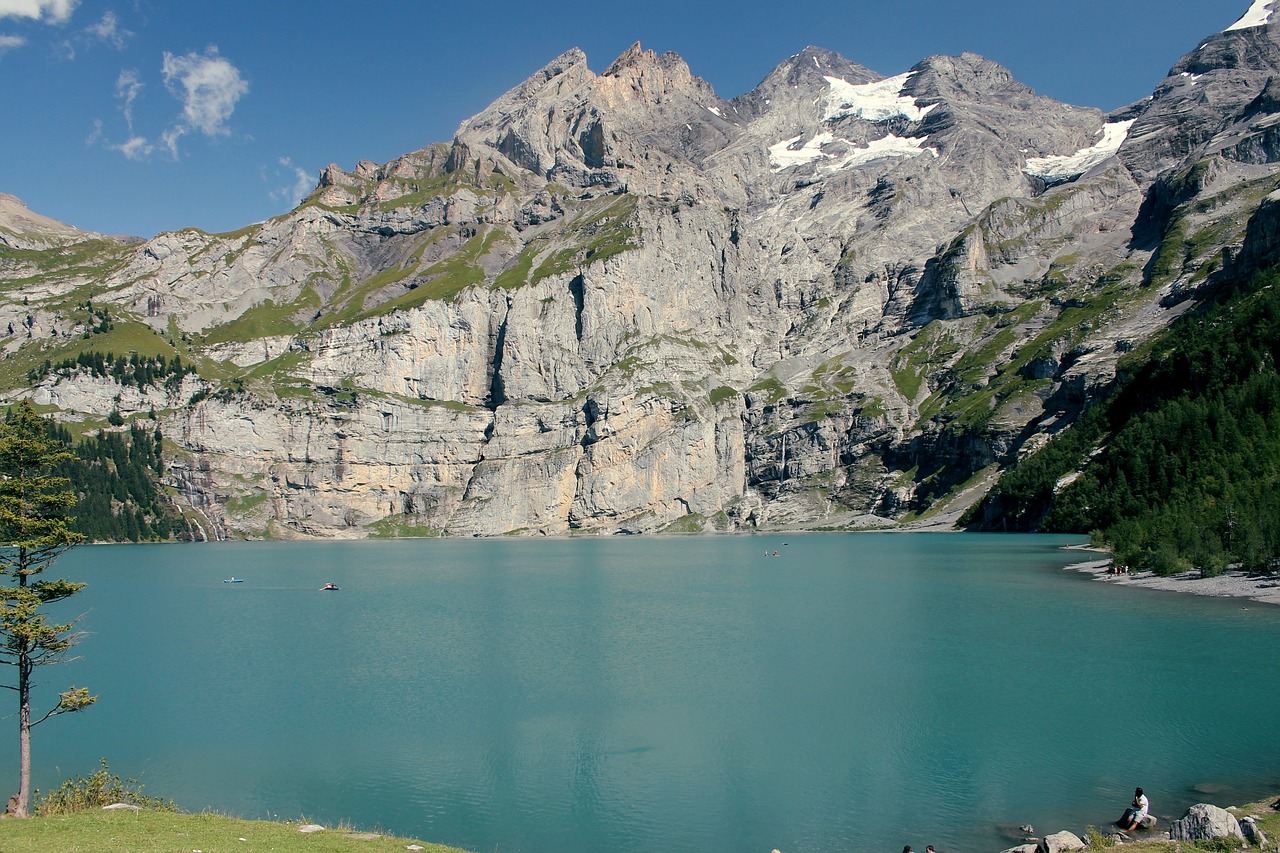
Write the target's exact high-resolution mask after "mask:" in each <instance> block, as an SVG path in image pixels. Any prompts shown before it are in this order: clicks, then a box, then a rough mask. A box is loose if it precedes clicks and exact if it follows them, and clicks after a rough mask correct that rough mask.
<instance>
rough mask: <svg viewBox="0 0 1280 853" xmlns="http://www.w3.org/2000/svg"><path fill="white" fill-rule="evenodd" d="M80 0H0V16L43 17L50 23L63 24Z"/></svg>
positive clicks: (36, 18) (69, 18) (69, 17)
mask: <svg viewBox="0 0 1280 853" xmlns="http://www.w3.org/2000/svg"><path fill="white" fill-rule="evenodd" d="M78 5H80V0H0V18H31V19H32V20H36V21H38V20H41V19H44V20H46V21H48V22H49V23H51V24H65V23H66V22H67V21H69V20H71V13H72V12H74V11H75V10H76V6H78Z"/></svg>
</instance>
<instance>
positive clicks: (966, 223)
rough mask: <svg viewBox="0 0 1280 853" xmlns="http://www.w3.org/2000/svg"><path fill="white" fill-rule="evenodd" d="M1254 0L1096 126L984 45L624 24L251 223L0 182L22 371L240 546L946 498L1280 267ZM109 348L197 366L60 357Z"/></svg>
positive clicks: (802, 519)
mask: <svg viewBox="0 0 1280 853" xmlns="http://www.w3.org/2000/svg"><path fill="white" fill-rule="evenodd" d="M1263 5H1264V6H1265V4H1263ZM1266 11H1268V10H1267V9H1262V10H1261V11H1258V10H1256V9H1251V10H1250V12H1249V14H1246V16H1245V17H1244V18H1243V19H1242V20H1241V24H1240V25H1238V26H1237V27H1235V28H1232V29H1229V30H1226V31H1224V32H1222V33H1219V34H1216V35H1214V36H1211V37H1209V38H1208V39H1206V40H1205V41H1204V43H1203V44H1201V45H1200V46H1199V47H1197V49H1196V50H1195V51H1193V52H1192V53H1190V54H1188V55H1187V56H1186V57H1184V58H1183V59H1182V60H1180V61H1179V62H1178V63H1177V64H1175V65H1174V67H1173V70H1172V71H1171V72H1170V74H1169V76H1168V78H1167V79H1166V80H1164V81H1163V82H1162V83H1161V84H1160V85H1159V86H1158V87H1157V88H1156V90H1155V92H1154V93H1153V95H1152V96H1151V97H1150V98H1148V99H1145V100H1143V101H1141V102H1139V103H1137V104H1134V105H1133V106H1131V107H1128V108H1126V109H1123V110H1120V111H1117V112H1116V113H1113V114H1110V115H1104V114H1102V113H1101V112H1099V111H1097V110H1094V109H1089V108H1084V107H1077V106H1070V105H1067V104H1062V103H1059V102H1056V101H1053V100H1051V99H1049V98H1045V97H1041V96H1038V95H1036V94H1035V93H1034V92H1033V91H1032V90H1030V89H1028V88H1027V87H1026V86H1024V85H1022V84H1020V83H1018V82H1017V81H1016V80H1015V79H1014V78H1013V76H1012V74H1011V73H1010V72H1009V71H1008V70H1007V69H1005V68H1002V67H1001V66H999V65H997V64H995V63H993V62H990V61H989V60H986V59H983V58H982V57H980V56H976V55H974V54H969V53H965V54H962V55H960V56H954V57H946V56H936V57H929V58H927V59H925V60H923V61H921V62H919V63H918V64H916V65H915V66H914V67H912V68H909V69H891V70H892V71H894V72H895V73H893V74H891V75H888V76H886V75H883V74H879V73H877V72H874V71H872V70H870V69H867V68H864V67H862V66H859V65H857V64H855V63H853V62H850V61H848V60H846V59H844V58H843V57H840V56H839V55H837V54H834V53H831V52H830V51H825V50H822V49H820V48H815V47H810V48H806V49H805V50H804V51H802V52H801V53H799V54H797V55H795V56H793V57H790V58H789V59H787V60H785V61H783V62H782V63H781V64H779V65H778V67H777V68H776V69H774V70H773V71H772V72H771V73H770V74H769V75H768V76H767V77H766V78H765V79H764V80H763V81H762V82H761V83H760V85H759V86H758V87H756V88H755V89H754V90H753V91H751V92H748V93H746V94H744V95H741V96H738V97H736V98H732V99H728V100H726V99H723V98H721V97H720V96H718V95H717V94H716V93H715V92H714V91H713V89H712V87H711V86H710V85H709V84H707V83H706V82H705V81H703V80H701V79H699V78H698V77H697V76H696V75H695V74H694V73H693V72H692V71H691V70H690V68H689V67H688V66H687V65H686V63H685V62H684V61H683V60H682V59H680V57H678V56H675V55H674V54H663V55H658V54H655V53H654V52H652V51H648V50H645V49H643V48H642V47H641V46H640V45H635V46H633V47H632V48H630V49H629V50H627V51H626V52H625V53H624V54H623V55H622V56H620V57H618V59H617V60H615V61H614V62H613V63H611V64H610V65H609V66H608V67H607V68H606V69H605V70H604V71H603V72H601V73H598V74H597V73H595V72H593V71H592V70H591V68H590V67H589V65H588V60H587V57H586V56H584V55H583V54H582V52H581V51H578V50H570V51H567V52H566V53H564V54H562V55H561V56H559V57H556V58H555V59H553V60H552V61H551V62H549V63H548V64H547V65H546V66H544V67H543V68H541V69H539V70H538V71H536V72H535V73H534V74H533V75H532V76H530V78H529V79H528V80H526V81H524V82H523V83H521V84H519V85H518V86H516V87H515V88H513V89H512V90H510V91H509V92H507V93H506V94H504V95H502V96H501V97H500V98H498V99H497V100H496V101H495V102H494V103H493V104H492V105H491V106H490V107H488V108H487V109H486V110H484V111H483V112H481V113H480V114H479V115H477V116H475V117H473V118H470V119H468V120H467V121H465V122H463V123H462V125H461V127H459V129H458V131H457V133H456V135H455V137H454V138H453V139H452V140H451V141H450V142H447V143H439V144H435V145H430V146H428V147H426V148H423V149H422V150H420V151H416V152H412V153H410V154H406V155H405V156H403V157H400V158H398V159H396V160H394V161H392V162H390V163H386V164H378V163H372V162H368V161H362V162H360V163H359V164H357V165H356V166H355V167H354V168H352V169H350V170H348V169H344V168H342V167H340V166H337V165H333V166H329V167H328V168H326V169H325V170H324V171H323V173H322V175H321V178H320V181H319V184H318V185H317V187H316V189H315V191H314V192H313V193H312V194H311V195H310V196H309V197H308V198H307V199H306V200H305V201H304V202H303V203H302V204H301V205H300V206H299V207H298V208H297V209H295V210H293V211H290V212H289V213H286V214H283V215H281V216H279V217H276V218H274V219H272V220H270V221H267V222H263V223H258V224H255V225H251V226H248V227H246V228H244V229H241V230H239V231H236V232H231V233H228V234H207V233H204V232H199V231H195V230H187V231H180V232H176V233H168V234H161V235H159V236H157V237H155V238H154V239H152V240H149V241H146V242H130V241H122V240H118V239H114V238H105V237H102V236H101V235H92V234H87V233H85V232H80V231H76V229H74V228H71V227H70V226H66V225H63V224H62V223H58V222H55V221H53V220H49V219H47V218H44V217H41V216H39V215H38V214H33V213H31V212H30V211H27V210H26V208H25V207H23V206H22V205H21V203H20V202H18V201H17V200H16V199H12V197H9V196H0V246H3V247H5V249H4V250H2V251H0V276H3V278H4V280H5V282H6V283H7V286H6V288H5V289H4V290H3V293H2V294H0V343H2V344H3V346H4V348H5V352H6V354H7V356H8V358H9V359H10V360H12V363H14V364H18V363H19V362H21V364H23V365H30V366H31V370H32V372H31V373H30V374H28V376H27V378H25V379H24V378H23V377H20V376H17V375H16V373H15V376H14V378H13V380H12V382H11V387H12V388H13V390H12V391H10V392H9V396H10V397H11V398H14V397H19V396H24V395H34V397H35V399H36V400H37V402H39V403H40V404H42V405H47V406H49V407H50V408H51V409H52V410H55V411H56V412H57V417H58V418H60V419H62V420H64V421H69V422H74V421H88V422H90V423H92V424H98V423H100V422H102V421H103V420H104V419H105V417H106V415H107V414H108V413H110V412H117V413H119V414H120V415H121V416H122V417H123V418H125V419H126V420H130V419H132V420H138V419H141V420H149V419H151V418H152V417H153V416H154V418H155V420H156V422H157V423H158V425H159V426H160V428H161V430H162V432H163V434H164V436H165V438H166V440H167V448H168V455H169V467H168V469H167V472H166V477H167V479H168V482H169V483H170V484H171V485H173V486H174V487H175V491H176V492H177V494H178V495H179V499H180V500H181V501H183V502H185V503H187V504H189V505H190V506H191V507H192V508H193V509H194V510H195V512H196V514H197V515H198V516H199V517H200V519H201V524H202V527H203V529H205V530H206V531H207V532H208V533H209V535H211V536H215V537H216V536H259V535H263V536H274V537H301V536H345V537H363V536H368V535H440V534H447V535H460V536H463V535H465V536H490V535H501V534H520V535H534V534H553V535H563V534H571V533H584V532H590V533H620V532H628V533H641V532H653V531H661V530H674V531H690V532H692V531H699V530H735V529H762V528H793V527H799V528H815V529H816V528H821V529H850V528H858V527H869V526H885V525H890V524H894V523H897V522H898V521H900V520H902V519H904V518H910V519H917V518H918V517H920V516H924V517H925V518H936V519H939V520H940V521H941V522H944V523H945V522H948V521H950V520H953V519H954V517H955V514H956V513H957V512H958V510H959V509H962V508H963V507H964V506H966V505H967V504H968V503H970V502H972V501H973V500H974V499H976V498H977V497H980V496H981V494H983V492H984V491H985V489H986V488H987V487H989V486H990V484H991V483H992V482H993V481H994V477H995V476H996V475H997V473H998V471H999V469H1000V467H1001V466H1002V465H1006V464H1008V463H1009V462H1011V461H1013V460H1014V459H1016V458H1017V457H1018V456H1019V455H1020V454H1025V453H1028V452H1031V451H1033V450H1034V449H1036V448H1038V447H1039V446H1041V445H1042V444H1043V442H1044V441H1045V439H1046V437H1047V436H1048V435H1049V434H1051V433H1053V432H1055V431H1057V430H1059V429H1061V428H1062V427H1063V426H1065V425H1066V424H1067V423H1069V422H1070V421H1071V420H1072V419H1073V418H1074V417H1075V416H1076V415H1077V414H1078V413H1079V411H1080V409H1081V407H1082V406H1083V405H1084V403H1085V402H1086V401H1087V400H1088V399H1089V397H1090V395H1092V394H1095V393H1097V391H1098V389H1100V388H1102V387H1105V386H1106V384H1107V383H1108V382H1109V381H1110V380H1111V379H1112V377H1113V376H1114V374H1115V370H1116V363H1117V360H1118V359H1119V357H1120V356H1121V355H1122V354H1123V353H1125V352H1128V351H1131V350H1132V349H1133V348H1134V347H1135V346H1137V345H1138V344H1140V343H1141V341H1143V340H1145V339H1146V338H1148V337H1149V336H1150V335H1152V334H1153V333H1155V332H1157V331H1159V330H1160V329H1161V328H1163V326H1165V325H1166V324H1167V323H1168V322H1169V320H1170V319H1171V318H1172V317H1173V316H1175V315H1176V314H1177V313H1179V312H1181V311H1183V310H1185V309H1186V308H1187V307H1188V306H1190V305H1192V304H1194V303H1195V301H1196V300H1198V299H1200V298H1203V296H1204V295H1205V294H1206V293H1207V292H1208V291H1209V290H1211V289H1212V287H1213V286H1214V284H1215V282H1217V281H1218V280H1220V279H1221V277H1223V276H1226V275H1240V274H1244V273H1245V272H1247V268H1249V267H1250V266H1251V265H1253V266H1257V265H1261V264H1264V263H1270V262H1271V260H1272V259H1274V257H1275V255H1276V250H1275V246H1276V244H1277V243H1278V242H1280V241H1277V239H1276V238H1275V236H1274V232H1275V230H1276V229H1275V224H1274V221H1275V219H1276V216H1275V212H1274V208H1275V206H1276V205H1275V201H1274V198H1273V199H1272V200H1270V201H1265V203H1264V200H1266V199H1267V197H1268V195H1269V194H1270V193H1272V191H1273V190H1275V189H1276V174H1275V173H1276V165H1275V164H1276V161H1277V160H1280V142H1277V137H1276V135H1275V134H1276V131H1275V128H1276V127H1277V126H1280V90H1277V89H1276V85H1277V84H1276V83H1275V82H1274V79H1275V74H1276V68H1277V66H1280V43H1278V41H1277V31H1276V29H1275V28H1274V27H1273V26H1272V25H1271V23H1270V20H1269V16H1268V15H1265V14H1264V13H1265V12H1266ZM1260 204H1261V205H1262V208H1261V212H1260V213H1259V214H1258V216H1257V217H1255V215H1254V214H1255V211H1257V210H1259V205H1260ZM1250 234H1251V235H1253V236H1252V237H1249V238H1248V240H1246V237H1247V235H1250ZM68 247H71V248H70V249H69V248H68ZM73 250H74V251H73ZM59 253H61V254H59ZM73 255H74V257H73ZM104 315H109V319H110V324H108V323H107V322H106V318H105V316H104ZM108 325H111V326H112V328H111V329H110V330H108V329H107V328H106V327H107V326H108ZM125 330H128V336H127V337H126V336H124V335H123V332H124V331H125ZM112 336H114V337H112ZM117 341H119V343H117ZM126 342H127V343H126ZM109 347H119V348H121V349H137V350H140V351H149V352H156V353H161V352H162V353H164V354H166V355H167V356H170V357H171V356H172V355H173V354H174V353H175V352H176V353H177V354H179V355H181V357H182V359H183V362H184V363H185V364H187V365H194V366H196V367H197V368H198V369H199V375H198V376H197V375H195V374H191V373H186V374H184V375H183V376H181V377H179V379H177V380H175V381H173V382H171V383H167V384H166V383H165V382H161V381H157V382H156V383H155V384H151V385H145V386H139V385H131V386H128V387H124V386H122V385H121V384H120V383H119V382H117V381H116V380H115V379H113V378H112V377H111V376H110V375H96V374H94V373H93V372H92V371H91V370H88V369H84V368H82V367H76V366H74V365H72V366H68V367H65V368H60V367H59V366H58V362H60V360H61V359H62V358H64V357H65V354H67V353H74V352H77V351H79V350H84V351H91V350H93V349H103V350H105V349H107V348H109ZM117 354H118V352H117ZM46 358H48V359H49V360H50V362H51V364H50V366H49V368H48V369H47V370H44V369H43V368H41V367H40V365H41V364H42V363H43V361H44V360H45V359H46ZM23 369H24V370H25V369H27V368H23ZM42 371H43V372H42Z"/></svg>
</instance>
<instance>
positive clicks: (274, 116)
mask: <svg viewBox="0 0 1280 853" xmlns="http://www.w3.org/2000/svg"><path fill="white" fill-rule="evenodd" d="M1249 5H1250V2H1249V0H1056V2H1041V1H1040V0H1021V2H1014V0H975V2H969V3H960V2H956V0H877V2H864V0H845V1H844V2H811V0H786V2H780V0H773V2H760V1H759V0H737V2H719V0H715V2H712V1H711V0H646V1H645V2H628V3H611V2H608V0H605V2H601V0H592V1H591V2H583V1H582V0H556V2H554V3H545V4H538V3H530V2H528V0H522V2H512V0H490V2H487V3H466V2H463V3H458V2H451V3H445V2H437V0H419V2H412V0H364V2H358V3H356V2H346V0H341V2H340V0H306V1H305V2H303V0H253V2H248V0H171V2H165V0H106V2H103V1H102V0H0V192H9V193H12V194H14V195H16V196H18V197H19V198H21V199H22V200H23V201H25V202H26V203H27V205H28V206H29V207H31V209H32V210H35V211H36V212H38V213H43V214H45V215H47V216H52V217H54V218H56V219H61V220H62V221H64V222H68V223H70V224H72V225H76V226H78V227H81V228H86V229H90V230H95V231H102V232H106V233H113V234H135V235H138V236H143V237H150V236H152V235H154V234H156V233H158V232H160V231H165V230H173V229H177V228H182V227H187V226H195V227H199V228H204V229H206V230H210V231H225V230H232V229H235V228H238V227H241V226H243V225H247V224H249V223H251V222H254V221H257V220H261V219H265V218H266V217H268V216H272V215H274V214H277V213H280V212H283V211H285V210H288V209H289V208H290V207H292V205H293V203H294V202H295V200H296V199H297V198H299V197H300V195H301V194H302V193H303V192H304V191H305V190H307V189H310V187H311V186H313V185H314V183H315V179H316V175H317V174H318V172H319V171H320V170H321V169H322V168H323V167H324V166H325V165H327V164H329V163H338V164H339V165H341V166H343V167H344V168H350V167H352V166H354V165H355V163H356V161H358V160H362V159H367V160H374V161H377V162H385V161H387V160H390V159H392V158H394V157H397V156H399V155H400V154H403V153H406V152H408V151H412V150H415V149H417V148H421V147H423V146H424V145H427V144H429V143H431V142H437V141H447V140H449V139H450V138H451V137H452V135H453V131H454V130H455V129H456V128H457V126H458V124H459V123H460V122H461V121H462V120H463V119H465V118H467V117H468V116H470V115H472V114H474V113H476V112H478V111H480V110H481V109H483V108H484V107H485V106H486V105H487V104H488V103H489V102H491V101H492V100H494V99H495V98H497V97H498V96H499V95H500V94H501V93H502V92H504V91H505V90H506V89H508V88H510V87H512V86H514V85H516V84H517V83H519V82H520V81H521V80H523V79H524V78H525V77H527V76H528V75H529V74H530V73H532V72H533V71H535V70H537V69H538V68H539V67H540V66H542V65H543V64H545V63H546V62H547V61H549V60H550V59H552V58H553V57H554V56H556V55H557V54H559V53H561V52H563V51H564V50H567V49H568V48H570V47H575V46H576V47H580V48H582V49H583V50H584V51H586V53H587V57H588V59H589V61H590V65H591V67H592V69H594V70H595V71H597V72H599V71H601V70H603V69H604V68H605V67H606V66H607V65H608V64H609V62H611V61H612V60H613V59H614V58H615V57H616V56H617V55H618V54H620V53H622V52H623V51H624V50H625V49H626V48H627V47H628V46H629V45H630V44H631V43H632V42H634V41H637V40H639V41H641V42H642V43H643V45H644V46H645V47H646V48H653V49H655V50H657V51H658V52H660V53H661V52H665V51H669V50H670V51H675V52H677V53H679V54H680V55H681V56H683V57H684V58H685V60H686V61H687V62H688V63H689V65H690V67H691V68H692V69H693V72H694V73H695V74H697V75H699V76H701V77H703V78H704V79H706V80H708V81H709V82H710V83H711V84H712V85H713V86H714V87H715V89H716V92H717V93H718V94H719V95H720V96H721V97H726V98H728V97H733V96H735V95H739V94H741V93H743V92H745V91H748V90H750V89H751V88H752V87H753V86H755V84H756V83H758V82H759V81H760V80H761V79H762V78H763V77H764V76H765V75H766V74H767V73H768V72H769V71H770V70H771V69H772V68H773V67H774V66H775V65H777V64H778V63H779V62H781V61H782V60H784V59H785V58H787V57H788V56H790V55H791V54H794V53H796V52H798V51H800V50H801V49H803V48H804V47H805V46H806V45H809V44H814V45H818V46H820V47H825V48H828V49H830V50H835V51H837V52H839V53H841V54H843V55H844V56H845V57H847V58H849V59H851V60H853V61H854V62H858V63H861V64H862V65H865V66H867V67H869V68H872V69H874V70H876V71H878V72H880V73H882V74H886V75H892V74H898V73H901V72H903V71H905V70H907V69H908V68H909V67H911V66H912V65H914V64H915V63H916V62H917V61H919V60H920V59H922V58H923V57H925V56H929V55H932V54H938V53H944V54H957V53H960V52H961V51H964V50H970V51H974V52H976V53H980V54H982V55H984V56H986V57H988V58H990V59H994V60H996V61H997V62H1000V63H1001V64H1003V65H1005V66H1007V67H1008V68H1009V69H1010V70H1011V71H1012V72H1013V74H1014V76H1015V77H1016V78H1017V79H1019V80H1021V81H1022V82H1023V83H1025V84H1027V85H1029V86H1031V87H1032V88H1034V89H1035V90H1036V91H1037V92H1039V93H1041V94H1044V95H1049V96H1051V97H1054V98H1057V99H1059V100H1062V101H1067V102H1069V103H1072V104H1078V105H1085V106H1096V107H1101V108H1103V109H1113V108H1116V107H1119V106H1122V105H1124V104H1127V103H1130V102H1132V101H1135V100H1138V99H1139V98H1142V97H1145V96H1146V95H1148V94H1150V92H1151V90H1152V89H1153V88H1154V87H1155V85H1156V84H1157V83H1158V82H1159V81H1160V80H1161V79H1162V78H1163V77H1164V75H1165V73H1166V72H1167V71H1168V69H1169V68H1170V67H1171V66H1172V65H1173V64H1174V62H1176V61H1177V59H1178V58H1179V57H1180V56H1181V55H1182V54H1184V53H1186V52H1188V51H1190V50H1192V49H1194V48H1195V47H1196V46H1197V45H1198V44H1199V42H1200V39H1202V38H1203V37H1205V36H1207V35H1209V34H1211V33H1214V32H1217V31H1219V30H1222V29H1224V28H1226V27H1227V26H1229V25H1230V24H1232V23H1233V22H1234V21H1235V20H1236V19H1237V18H1239V17H1240V16H1241V15H1243V14H1244V13H1245V11H1246V10H1247V9H1248V8H1249Z"/></svg>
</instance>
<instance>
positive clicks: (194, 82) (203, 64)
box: [0, 0, 249, 156]
mask: <svg viewBox="0 0 1280 853" xmlns="http://www.w3.org/2000/svg"><path fill="white" fill-rule="evenodd" d="M0 2H3V0H0ZM161 70H162V71H163V72H164V84H165V86H167V87H168V89H169V91H170V92H172V93H173V96H174V97H175V98H177V99H178V100H180V101H182V118H181V120H180V121H179V122H178V124H177V125H175V126H174V127H173V128H171V129H170V130H169V131H168V132H166V133H165V143H166V147H167V148H168V149H169V151H170V153H172V154H173V155H174V156H177V142H178V140H179V139H180V138H182V137H183V136H184V135H186V134H187V133H188V132H190V131H192V130H198V131H200V132H201V133H203V134H204V135H205V136H226V135H227V134H229V133H230V132H231V131H230V129H229V128H228V127H227V122H228V121H229V120H230V118H231V114H232V113H233V112H235V108H236V104H237V103H238V102H239V100H240V99H241V98H242V97H244V95H245V94H246V93H248V91H249V84H248V83H247V82H245V80H244V78H243V77H241V76H240V71H239V69H237V68H236V67H235V66H234V65H232V64H231V63H230V62H228V61H227V60H226V59H224V58H223V57H221V56H219V55H218V49H217V48H216V47H210V48H209V49H208V50H206V51H205V52H204V55H203V56H202V55H200V54H197V53H188V54H187V55H185V56H174V55H173V54H172V53H169V52H167V51H166V52H165V54H164V63H163V65H162V67H161Z"/></svg>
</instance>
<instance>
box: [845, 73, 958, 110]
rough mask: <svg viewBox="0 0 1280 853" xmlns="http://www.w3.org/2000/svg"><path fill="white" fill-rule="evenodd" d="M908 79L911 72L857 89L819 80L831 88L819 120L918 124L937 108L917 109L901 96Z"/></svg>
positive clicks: (847, 84) (911, 98)
mask: <svg viewBox="0 0 1280 853" xmlns="http://www.w3.org/2000/svg"><path fill="white" fill-rule="evenodd" d="M910 77H911V72H907V73H906V74H899V75H898V76H897V77H886V78H885V79H883V80H877V81H876V82H875V83H862V84H861V85H855V84H853V83H850V82H848V81H847V80H841V79H840V78H839V77H823V78H822V79H823V80H826V81H827V85H828V86H830V87H831V88H830V89H829V90H828V91H827V93H826V95H825V98H824V100H825V101H826V103H825V105H824V107H825V112H824V113H823V116H822V120H823V121H835V120H836V119H840V118H845V117H846V116H857V117H858V118H862V119H866V120H867V121H888V120H889V119H893V118H897V117H898V116H902V117H903V118H906V119H909V120H911V121H920V120H922V119H923V118H924V117H925V116H926V115H928V114H929V111H930V110H932V109H933V108H934V107H935V106H937V104H930V105H929V106H927V107H918V106H916V99H915V97H913V96H911V95H904V94H902V87H903V86H905V85H906V84H907V80H909V79H910Z"/></svg>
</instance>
